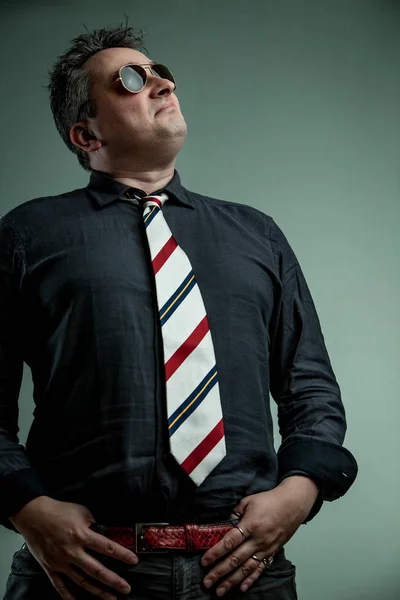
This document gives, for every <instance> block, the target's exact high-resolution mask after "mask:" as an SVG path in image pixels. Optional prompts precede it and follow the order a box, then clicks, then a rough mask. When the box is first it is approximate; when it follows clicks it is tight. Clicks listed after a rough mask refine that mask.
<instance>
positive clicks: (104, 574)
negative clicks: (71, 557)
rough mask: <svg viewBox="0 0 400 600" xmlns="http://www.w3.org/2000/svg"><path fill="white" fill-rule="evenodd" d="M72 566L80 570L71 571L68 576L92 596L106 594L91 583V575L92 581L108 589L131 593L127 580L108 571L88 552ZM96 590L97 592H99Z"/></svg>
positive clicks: (79, 557) (80, 556)
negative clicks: (100, 593)
mask: <svg viewBox="0 0 400 600" xmlns="http://www.w3.org/2000/svg"><path fill="white" fill-rule="evenodd" d="M72 566H73V567H74V568H75V567H78V570H76V571H74V570H73V569H70V570H69V571H68V572H67V573H66V574H67V575H68V576H69V577H70V578H71V579H72V580H73V581H75V583H77V584H78V585H80V586H81V587H83V588H85V589H87V590H89V591H90V592H91V593H92V594H97V595H99V594H98V591H99V590H100V591H101V592H102V593H104V590H101V589H100V588H99V587H97V586H95V582H91V581H90V579H88V577H87V576H88V575H90V577H91V578H92V579H95V580H97V581H100V582H101V583H104V584H105V585H107V586H108V587H111V588H115V589H116V590H117V591H119V592H121V593H123V594H127V593H129V592H130V591H131V587H130V585H129V583H128V582H127V581H126V580H125V579H123V578H122V577H120V576H119V575H117V574H116V573H114V571H110V569H107V567H105V566H104V565H103V564H102V563H101V562H100V561H98V560H96V559H95V558H93V557H92V556H90V554H87V553H86V552H85V553H82V554H81V555H79V556H78V557H77V558H76V562H75V563H74V564H73V565H72ZM94 590H97V592H96V591H94Z"/></svg>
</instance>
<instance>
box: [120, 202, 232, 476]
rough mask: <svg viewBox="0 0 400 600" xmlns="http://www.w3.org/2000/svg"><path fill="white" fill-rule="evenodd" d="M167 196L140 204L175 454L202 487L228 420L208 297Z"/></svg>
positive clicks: (218, 455)
mask: <svg viewBox="0 0 400 600" xmlns="http://www.w3.org/2000/svg"><path fill="white" fill-rule="evenodd" d="M127 196H128V197H130V196H129V194H128V193H127ZM167 199H168V196H167V194H165V193H163V194H159V195H157V196H146V197H145V198H141V199H140V200H139V202H140V204H141V205H142V207H143V209H144V210H143V220H144V223H145V227H146V234H147V240H148V243H149V248H150V255H151V261H152V267H153V273H154V277H155V284H156V293H157V302H158V310H159V318H160V323H161V332H162V338H163V347H164V371H165V378H166V392H167V416H168V431H169V436H170V438H169V440H170V448H171V453H172V455H173V456H174V457H175V459H176V460H177V462H178V463H179V464H180V465H181V467H182V468H183V469H184V470H185V472H186V473H187V474H188V475H189V477H190V478H191V479H192V480H193V481H194V483H195V484H196V485H200V484H201V483H202V482H203V481H204V479H205V478H206V477H207V476H208V475H209V474H210V473H211V471H212V470H213V469H215V467H216V466H217V465H218V464H219V463H220V462H221V460H222V459H223V458H224V456H225V455H226V445H225V433H224V422H223V417H222V408H221V398H220V393H219V384H218V371H217V367H216V361H215V354H214V346H213V342H212V336H211V331H210V329H209V323H208V318H207V314H206V310H205V306H204V302H203V298H202V296H201V292H200V289H199V286H198V285H197V281H196V278H195V275H194V273H193V270H192V265H191V264H190V261H189V259H188V257H187V255H186V253H185V252H184V251H183V250H182V248H180V246H178V244H177V242H176V240H175V238H174V237H173V235H172V232H171V230H170V228H169V226H168V224H167V222H166V220H165V218H164V215H163V213H162V205H163V203H164V202H165V201H166V200H167Z"/></svg>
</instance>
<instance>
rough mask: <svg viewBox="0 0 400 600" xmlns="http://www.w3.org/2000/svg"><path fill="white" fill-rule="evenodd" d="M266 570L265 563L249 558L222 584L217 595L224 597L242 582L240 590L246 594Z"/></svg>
mask: <svg viewBox="0 0 400 600" xmlns="http://www.w3.org/2000/svg"><path fill="white" fill-rule="evenodd" d="M264 569H265V566H264V563H263V562H257V561H256V560H255V559H254V558H249V559H248V560H246V561H245V562H244V563H243V564H242V565H240V567H239V568H238V569H236V570H235V571H234V572H233V573H231V574H230V575H229V576H228V577H226V579H224V580H223V581H222V582H221V584H220V585H219V586H218V588H217V590H216V593H217V595H218V596H223V595H224V594H225V593H226V592H228V591H229V590H230V589H231V588H233V587H235V586H236V585H238V584H239V583H241V582H242V585H241V586H240V589H241V590H242V591H243V592H245V591H246V590H247V589H248V588H249V587H250V585H252V584H253V583H254V582H255V581H256V579H258V578H259V577H260V575H261V573H262V572H263V571H264Z"/></svg>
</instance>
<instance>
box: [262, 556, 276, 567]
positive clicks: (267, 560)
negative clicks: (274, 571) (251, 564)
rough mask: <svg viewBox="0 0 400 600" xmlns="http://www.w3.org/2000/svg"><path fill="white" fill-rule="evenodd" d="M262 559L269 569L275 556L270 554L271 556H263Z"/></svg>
mask: <svg viewBox="0 0 400 600" xmlns="http://www.w3.org/2000/svg"><path fill="white" fill-rule="evenodd" d="M262 561H263V563H264V565H265V568H266V569H269V568H270V566H271V565H272V563H273V562H274V557H273V556H270V557H269V558H263V559H262Z"/></svg>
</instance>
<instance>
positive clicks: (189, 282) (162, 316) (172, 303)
mask: <svg viewBox="0 0 400 600" xmlns="http://www.w3.org/2000/svg"><path fill="white" fill-rule="evenodd" d="M193 279H194V275H193V277H192V278H191V279H189V281H188V282H187V284H186V285H185V287H184V288H183V290H181V292H180V293H179V294H178V295H177V297H176V298H175V300H174V301H173V302H171V304H170V305H169V306H168V308H167V309H166V310H165V312H164V313H163V314H162V315H161V316H160V319H163V318H164V317H165V315H166V314H167V312H168V311H169V310H171V308H172V307H173V305H174V304H175V302H176V301H177V300H179V298H180V297H181V296H182V294H183V292H184V291H185V290H186V288H187V287H188V285H190V284H191V282H192V281H193Z"/></svg>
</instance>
